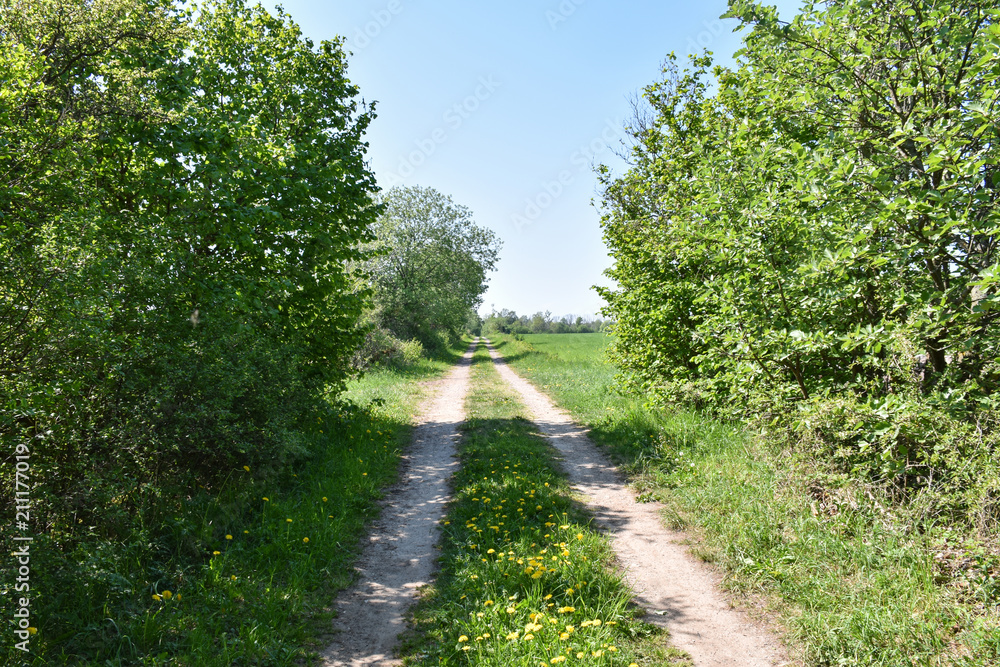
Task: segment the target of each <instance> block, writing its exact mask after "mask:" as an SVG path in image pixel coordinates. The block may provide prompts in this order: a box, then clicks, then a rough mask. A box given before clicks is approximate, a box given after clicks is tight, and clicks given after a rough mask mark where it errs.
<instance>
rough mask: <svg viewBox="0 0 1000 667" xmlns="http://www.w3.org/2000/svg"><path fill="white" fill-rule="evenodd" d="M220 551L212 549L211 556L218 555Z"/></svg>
mask: <svg viewBox="0 0 1000 667" xmlns="http://www.w3.org/2000/svg"><path fill="white" fill-rule="evenodd" d="M221 553H222V552H221V551H213V552H212V555H213V556H218V555H219V554H221Z"/></svg>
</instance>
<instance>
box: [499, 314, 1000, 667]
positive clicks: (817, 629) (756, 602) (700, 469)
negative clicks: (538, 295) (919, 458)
mask: <svg viewBox="0 0 1000 667" xmlns="http://www.w3.org/2000/svg"><path fill="white" fill-rule="evenodd" d="M495 344H496V346H497V348H498V349H499V350H500V352H501V353H502V354H504V355H505V356H507V357H508V362H509V363H510V365H511V366H512V367H513V368H514V369H515V370H516V371H517V372H518V373H520V374H522V375H523V376H525V377H527V378H529V379H531V380H532V381H533V382H534V383H535V384H536V386H538V387H540V388H542V389H543V390H544V391H546V392H547V393H549V394H550V395H551V396H552V397H553V398H554V399H555V400H556V401H557V402H558V403H559V404H560V405H561V406H562V407H564V408H565V409H567V410H569V411H570V412H571V413H572V414H573V415H574V416H575V418H576V419H577V420H578V421H580V422H581V423H583V424H585V425H587V426H588V427H590V429H591V433H590V435H591V438H592V439H593V440H594V441H595V442H597V443H598V444H599V445H601V446H602V447H603V448H604V449H605V450H606V451H607V452H608V453H609V454H611V455H612V457H613V458H614V459H615V460H616V461H618V462H619V464H620V465H621V468H622V469H623V471H624V472H625V473H626V474H627V475H628V476H629V478H630V481H631V483H632V485H633V486H634V487H635V489H636V490H637V492H638V493H639V494H640V496H639V497H640V499H649V500H657V501H660V502H662V503H663V504H664V506H665V508H666V511H665V518H666V519H667V521H668V523H669V524H671V525H672V526H673V527H675V528H684V529H687V530H689V531H690V533H691V535H692V550H693V552H694V553H696V554H697V555H699V556H700V557H701V558H703V559H704V560H706V561H711V562H716V563H718V564H719V565H720V566H721V567H722V568H723V570H724V572H725V584H726V586H727V588H728V589H729V590H731V591H732V592H733V593H734V594H737V595H740V596H743V599H744V602H745V603H746V604H748V605H749V606H751V607H753V608H756V609H759V610H762V611H763V612H764V613H767V615H768V616H769V617H770V618H771V620H772V622H776V624H777V625H778V626H779V627H780V628H781V629H782V630H783V631H784V633H785V634H786V643H787V644H788V645H789V646H790V647H791V649H792V651H793V655H797V656H798V657H799V658H801V659H802V660H803V661H804V662H805V663H806V664H809V665H841V664H843V665H879V666H885V667H890V666H891V667H897V666H899V665H963V666H984V667H985V666H986V665H997V664H1000V613H998V608H997V599H998V597H997V593H998V587H997V581H998V576H1000V572H997V570H996V568H995V564H991V563H989V562H985V563H984V564H983V565H982V566H981V567H980V570H981V572H980V571H978V570H977V572H978V574H973V575H971V576H966V575H956V574H955V572H954V571H953V569H950V568H949V566H948V562H947V557H948V552H947V551H946V550H943V549H942V545H943V544H945V543H955V542H957V543H962V536H956V535H954V534H951V533H949V532H948V530H949V529H948V528H947V527H937V526H934V525H927V524H920V523H918V522H916V521H914V520H912V519H911V518H910V517H908V515H907V514H906V511H905V508H902V507H893V506H889V505H887V504H886V503H884V502H882V501H881V500H880V497H879V496H878V495H877V494H873V493H871V492H870V490H869V489H867V488H866V487H865V486H864V485H863V484H861V483H860V482H857V481H855V480H850V479H848V478H846V477H845V476H842V475H836V474H834V473H832V472H831V471H829V470H826V469H824V468H823V466H822V464H821V462H818V461H812V460H807V459H805V458H804V457H803V456H800V455H797V454H796V453H794V452H788V451H782V450H780V449H778V448H777V447H775V446H774V445H773V444H772V443H771V442H769V441H768V440H767V439H766V438H765V437H760V436H758V435H757V434H752V433H749V432H747V431H746V430H745V429H744V428H742V427H740V426H738V425H735V424H727V423H720V422H717V421H713V420H711V419H709V418H707V417H704V416H702V415H698V414H694V413H691V412H683V411H677V412H665V411H653V410H649V409H647V408H645V407H644V406H643V404H642V400H641V399H639V398H634V397H625V396H621V395H619V394H618V393H617V392H616V391H615V390H614V379H613V376H614V373H615V369H614V368H613V367H611V366H610V365H609V364H608V363H607V362H606V361H605V359H604V356H603V354H604V348H605V346H606V344H607V337H606V336H604V335H603V334H576V335H574V334H562V335H544V334H542V335H537V336H525V337H524V340H516V339H514V338H512V337H503V336H500V337H497V340H496V341H495Z"/></svg>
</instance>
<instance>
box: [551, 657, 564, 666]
mask: <svg viewBox="0 0 1000 667" xmlns="http://www.w3.org/2000/svg"><path fill="white" fill-rule="evenodd" d="M549 662H551V663H552V664H553V665H558V664H559V663H560V662H566V656H564V655H557V656H556V657H554V658H552V659H551V660H549Z"/></svg>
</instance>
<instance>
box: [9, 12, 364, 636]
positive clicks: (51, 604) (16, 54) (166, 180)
mask: <svg viewBox="0 0 1000 667" xmlns="http://www.w3.org/2000/svg"><path fill="white" fill-rule="evenodd" d="M184 7H185V6H184V5H182V4H179V3H174V2H171V1H169V0H95V1H90V0H31V1H30V2H29V1H26V0H0V42H2V43H0V70H2V71H3V72H4V77H3V81H2V87H0V137H2V138H0V439H2V444H3V446H4V454H3V456H4V462H5V465H4V467H3V471H2V473H0V475H2V478H3V482H4V485H5V487H6V488H12V486H13V458H12V457H13V451H14V449H13V448H14V445H15V444H26V445H29V446H30V449H31V452H32V453H31V456H32V459H31V460H32V482H33V484H35V486H34V487H33V489H32V498H33V507H32V511H31V519H32V528H33V529H34V530H36V531H37V532H38V534H39V535H41V534H45V535H47V536H49V537H48V538H46V540H45V541H44V543H42V542H36V544H37V545H38V549H39V552H40V553H41V554H45V555H39V559H40V562H44V563H45V567H46V572H47V575H46V577H47V578H46V580H45V585H44V587H43V588H42V589H41V590H39V591H38V592H37V593H36V595H35V596H34V597H33V598H32V606H33V609H34V610H35V612H36V613H37V614H38V617H39V618H42V617H43V616H45V614H46V610H54V609H57V608H60V609H64V610H65V612H66V613H65V614H61V613H60V614H56V613H55V612H53V614H51V615H50V616H49V618H50V619H51V622H52V623H54V624H55V626H58V627H55V626H53V627H52V628H47V629H46V628H43V630H47V631H49V632H55V633H57V634H56V635H49V640H50V641H51V640H52V638H53V637H54V636H58V637H63V638H66V637H72V636H74V633H78V632H82V631H83V628H82V627H79V626H75V625H74V623H76V622H77V621H80V622H83V621H81V620H80V619H82V618H83V617H84V616H85V615H86V613H92V612H93V609H92V608H91V607H90V606H88V605H89V602H86V603H80V604H79V607H80V609H81V614H83V615H82V616H81V617H80V618H79V619H78V618H73V614H75V613H76V611H75V610H72V609H66V608H65V607H64V605H65V604H67V600H71V599H73V596H72V595H69V597H61V594H60V593H58V591H59V590H60V589H65V590H67V591H75V592H76V593H74V594H77V593H78V594H79V595H80V596H81V597H86V596H87V595H94V596H100V595H101V594H102V591H106V586H104V585H103V584H101V585H98V584H97V583H96V581H95V580H93V577H94V576H95V575H94V574H93V572H94V571H95V569H94V567H93V563H94V561H93V558H97V556H96V555H95V554H97V553H98V552H101V553H105V554H111V555H113V556H114V558H116V559H127V558H131V557H133V556H135V558H136V559H137V562H139V563H142V564H143V566H148V567H150V568H151V571H153V570H155V567H154V566H153V565H152V564H151V563H159V562H161V561H162V558H164V554H174V555H176V557H177V558H178V561H177V567H179V568H181V569H184V568H186V567H189V566H191V567H195V568H198V567H201V565H202V564H203V559H204V551H203V550H201V549H200V550H197V552H190V551H185V550H184V547H183V544H182V543H179V542H177V540H179V539H180V538H179V537H178V535H177V534H176V532H175V531H173V529H172V528H171V526H170V525H169V524H168V523H165V522H163V521H162V520H163V519H164V516H163V514H164V513H165V512H171V511H172V510H173V509H174V508H176V507H178V506H180V505H181V504H182V502H181V498H183V497H186V496H188V495H190V493H191V492H192V489H197V488H202V487H204V488H211V489H218V488H220V486H223V480H224V479H226V478H227V477H228V476H229V474H230V471H232V470H234V469H237V470H238V469H240V468H241V467H242V466H243V465H247V466H248V467H251V468H252V469H253V470H254V471H255V472H256V471H261V472H262V474H263V475H265V476H267V475H269V474H277V472H276V471H281V470H286V469H287V468H288V466H290V465H292V464H294V463H296V462H301V461H303V460H306V459H309V458H310V457H314V456H316V455H317V452H318V451H319V449H321V447H320V445H319V444H317V439H316V438H314V437H313V434H312V433H311V429H312V428H313V424H314V423H315V419H316V417H317V415H324V414H327V413H329V411H330V407H329V404H328V401H327V398H328V392H329V393H333V394H336V393H337V392H339V391H340V390H341V389H342V388H343V387H344V386H345V383H346V380H347V378H348V375H349V373H350V367H349V364H350V359H351V355H352V353H353V350H354V348H355V347H356V346H357V344H358V343H359V342H360V339H361V334H360V332H359V331H358V330H357V328H356V327H355V326H354V324H355V322H356V321H357V319H358V318H359V317H360V315H361V313H362V311H363V309H364V307H365V304H366V298H367V293H366V290H365V289H364V288H363V287H360V285H362V284H363V283H362V282H361V281H360V279H359V277H358V276H357V275H355V273H354V271H353V269H352V268H351V267H352V266H354V265H356V264H357V263H358V262H361V261H363V260H364V259H365V257H366V255H365V253H364V251H363V246H364V244H366V243H368V242H370V241H371V240H372V236H371V233H370V226H371V224H372V223H373V221H374V218H375V216H376V215H377V212H378V209H377V207H376V206H375V204H374V200H373V197H374V192H375V190H376V186H375V182H374V177H373V176H372V174H371V173H370V172H369V171H368V169H367V167H366V165H365V156H364V151H365V148H366V144H365V143H364V140H363V133H364V132H365V130H366V128H367V126H368V124H369V122H370V121H371V119H372V117H373V116H372V112H371V111H370V110H368V109H365V108H363V107H361V106H360V105H359V103H358V102H357V101H356V96H357V93H358V90H357V88H356V87H355V86H353V85H352V84H351V83H350V82H349V80H348V79H347V76H346V56H345V54H344V52H343V50H342V48H341V44H340V43H339V42H337V41H333V42H323V43H321V44H319V45H314V44H313V43H312V42H310V41H309V40H307V39H304V38H303V36H302V35H301V32H300V30H299V29H298V27H297V26H296V25H295V24H294V23H293V22H292V21H291V20H290V18H289V17H288V16H287V15H285V14H283V13H282V12H281V11H278V12H277V13H276V14H275V15H271V14H269V13H267V12H266V11H265V10H264V9H263V8H262V7H259V6H258V7H255V8H247V7H245V6H244V5H243V3H242V2H239V1H237V0H217V1H212V2H209V3H207V4H205V5H204V6H201V7H199V9H198V10H197V11H196V12H195V11H189V10H187V9H185V8H184ZM11 503H12V498H11V497H9V496H7V497H4V498H3V500H2V507H3V509H4V511H5V512H7V513H8V514H9V515H11V516H12V515H13V510H12V509H11ZM9 537H10V536H9V535H7V536H6V537H5V542H4V545H3V547H4V548H5V549H7V551H10V549H8V548H7V547H8V546H9ZM40 539H41V538H40ZM182 542H183V540H182ZM111 544H118V545H122V544H126V545H129V547H128V548H125V547H122V549H121V550H120V551H121V553H118V554H117V555H115V553H114V550H113V549H111V548H110V547H109V546H108V545H111ZM144 547H148V548H149V549H152V553H150V554H149V555H148V556H147V555H146V552H144V551H143V548H144ZM133 548H134V549H133ZM136 554H141V555H136ZM109 557H111V556H109ZM148 559H152V560H148ZM185 559H188V560H185ZM102 562H103V561H102ZM103 567H104V565H102V566H101V568H103ZM101 568H98V569H101ZM101 571H103V570H101ZM115 571H116V570H115V569H114V568H109V569H108V572H115ZM142 576H143V577H146V576H153V575H148V574H143V575H142ZM108 577H110V578H111V579H113V578H114V575H112V574H109V575H108ZM154 578H155V577H154ZM109 581H110V579H109ZM119 583H120V582H119ZM145 585H146V583H144V582H141V581H138V582H137V581H131V582H130V583H129V584H128V585H125V584H122V590H125V589H128V590H129V591H131V594H132V595H139V594H140V592H142V591H144V587H145ZM115 586H118V584H115ZM88 587H89V588H88ZM88 591H89V593H88ZM142 595H143V597H142V600H141V603H142V604H139V606H138V607H135V606H134V605H133V606H130V605H126V607H127V608H128V609H140V610H141V613H145V612H146V611H147V609H146V607H147V606H148V605H147V604H146V602H147V599H146V596H145V593H143V594H142ZM94 599H96V598H94ZM92 601H93V600H90V602H92ZM130 604H131V603H130ZM36 605H37V606H36ZM137 613H138V612H137ZM150 613H151V614H152V612H150ZM106 615H108V616H110V614H106ZM154 616H155V614H154ZM8 618H10V615H9V614H8ZM86 622H88V623H97V624H101V623H103V621H101V620H100V618H98V619H97V620H95V619H94V618H93V617H88V618H87V621H86ZM84 635H86V637H82V638H81V641H91V640H92V639H93V637H94V636H95V635H93V634H88V633H86V632H85V633H84ZM111 635H115V633H114V632H112V633H111ZM115 637H117V638H111V639H107V638H105V639H100V640H99V641H97V643H96V644H94V645H93V646H89V648H88V647H87V646H83V645H82V644H81V645H78V646H77V647H76V648H75V649H74V650H77V651H79V652H80V654H81V655H84V654H86V651H88V650H94V651H100V650H104V649H103V648H100V647H102V646H105V645H107V646H117V647H119V648H120V647H121V646H122V645H123V644H124V643H125V642H126V641H127V637H124V636H117V635H115ZM116 642H117V643H116ZM46 646H48V647H51V646H52V645H51V644H46ZM47 650H48V649H47ZM52 650H55V649H52ZM108 650H109V651H110V650H112V649H108ZM114 650H117V649H114ZM108 655H110V654H108Z"/></svg>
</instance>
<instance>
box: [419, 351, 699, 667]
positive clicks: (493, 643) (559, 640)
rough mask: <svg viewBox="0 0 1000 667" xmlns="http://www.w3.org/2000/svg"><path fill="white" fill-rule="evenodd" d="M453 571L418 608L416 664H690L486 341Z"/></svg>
mask: <svg viewBox="0 0 1000 667" xmlns="http://www.w3.org/2000/svg"><path fill="white" fill-rule="evenodd" d="M466 409H467V412H468V420H467V422H466V424H465V425H464V427H463V440H462V443H461V461H462V467H461V470H460V471H459V472H458V473H457V474H456V477H455V480H454V488H455V491H454V500H453V503H452V505H451V508H450V511H449V514H448V517H447V520H446V521H445V524H444V531H443V545H442V563H443V566H442V570H441V572H440V575H439V576H438V579H437V582H436V583H435V584H434V586H432V587H430V588H429V589H428V590H427V591H425V595H424V597H423V600H422V601H421V603H420V604H419V605H418V607H417V608H416V610H415V612H414V614H413V620H414V624H415V627H416V630H417V632H416V633H415V635H414V636H413V637H411V639H410V640H409V641H408V642H407V644H406V645H405V646H404V649H403V654H404V656H405V657H406V664H408V665H477V666H478V667H489V666H495V667H501V666H502V667H510V666H511V665H518V666H520V665H558V664H560V663H563V662H565V663H567V664H575V665H622V666H627V665H638V664H642V665H646V664H656V665H664V664H671V665H685V664H689V663H688V662H687V661H686V660H685V659H684V658H683V657H682V655H681V654H680V653H679V652H678V651H676V650H674V649H671V648H669V647H667V646H666V634H665V633H663V632H662V631H660V630H659V629H657V628H655V627H653V626H651V625H648V624H646V623H643V622H641V621H638V620H636V618H635V616H636V614H635V610H634V608H633V607H632V606H631V605H630V599H631V593H630V591H629V590H628V587H627V586H626V585H625V584H624V583H623V581H622V579H621V576H620V575H619V574H618V573H617V572H615V571H614V569H613V567H612V553H611V550H610V547H609V545H608V541H607V540H606V539H605V538H604V537H603V536H601V535H600V534H598V533H597V532H596V531H594V530H593V529H591V528H590V520H589V518H588V517H587V516H586V514H584V513H583V512H582V511H581V509H580V506H579V504H577V503H576V502H574V500H573V499H572V497H571V491H570V488H569V485H568V483H567V482H566V480H565V478H564V477H563V475H562V474H561V473H560V472H559V471H558V470H557V468H556V466H555V463H554V459H553V454H554V451H553V450H552V449H551V447H550V446H549V445H548V444H547V443H546V441H545V440H544V439H543V438H542V437H541V436H540V435H538V433H537V431H536V430H535V428H534V426H533V425H532V423H531V422H530V421H528V420H527V419H526V418H525V416H524V411H523V407H522V406H521V404H520V402H519V400H518V399H517V397H516V394H514V393H513V390H512V389H510V388H509V387H508V386H507V384H506V383H505V382H504V381H503V380H502V378H501V377H500V375H499V374H498V373H497V371H496V369H495V368H494V367H493V364H492V362H491V361H490V358H489V355H488V353H487V351H486V349H485V347H483V346H480V347H479V349H478V350H477V351H476V354H475V356H474V358H473V366H472V387H471V390H470V394H469V396H468V398H467V401H466Z"/></svg>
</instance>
